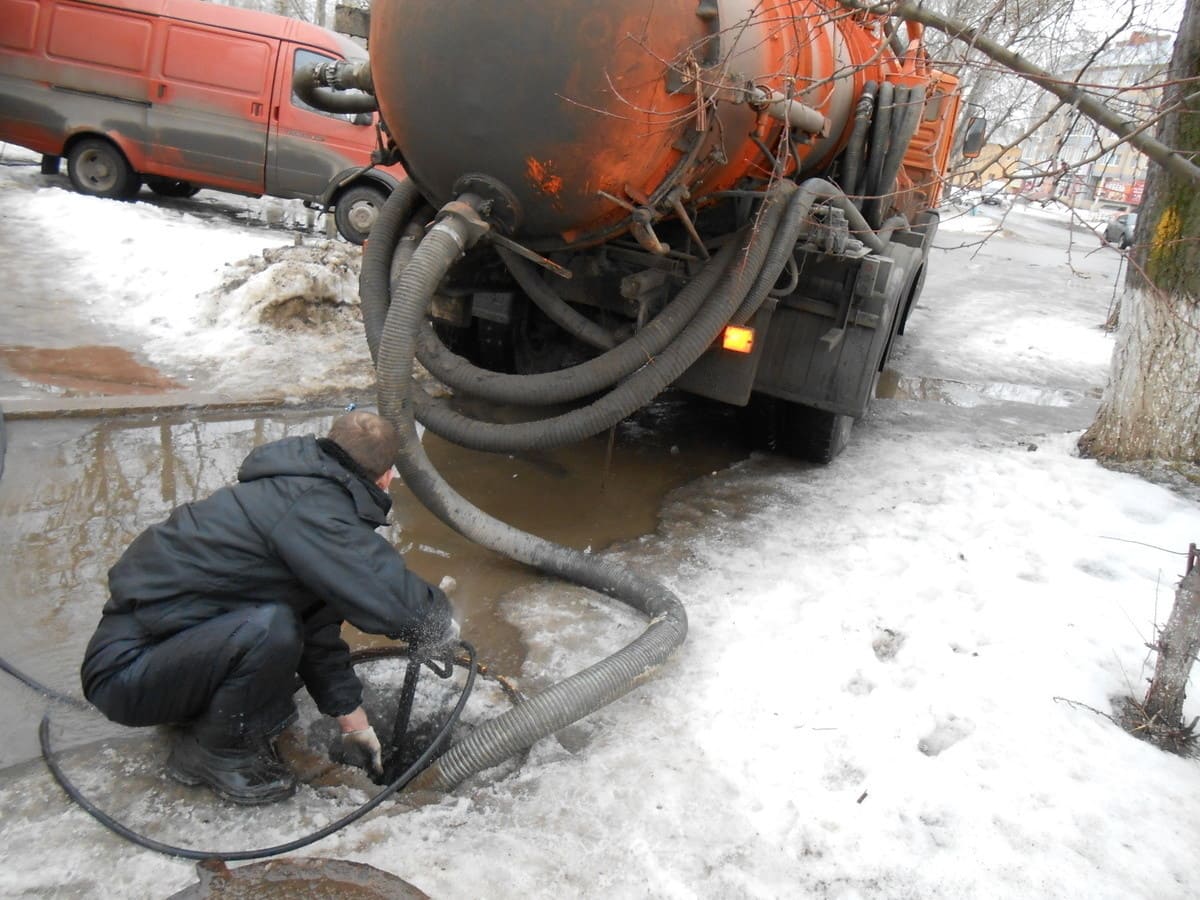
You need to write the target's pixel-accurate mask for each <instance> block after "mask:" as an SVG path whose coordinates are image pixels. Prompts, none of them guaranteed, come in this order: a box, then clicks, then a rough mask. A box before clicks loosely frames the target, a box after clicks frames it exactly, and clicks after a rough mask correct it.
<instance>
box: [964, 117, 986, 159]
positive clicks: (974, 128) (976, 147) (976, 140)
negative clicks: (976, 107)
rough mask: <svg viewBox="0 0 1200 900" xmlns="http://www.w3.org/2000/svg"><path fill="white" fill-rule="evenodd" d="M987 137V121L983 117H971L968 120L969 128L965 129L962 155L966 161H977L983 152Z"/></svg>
mask: <svg viewBox="0 0 1200 900" xmlns="http://www.w3.org/2000/svg"><path fill="white" fill-rule="evenodd" d="M986 137H987V119H986V118H984V117H983V116H971V118H969V119H967V127H966V128H965V129H963V142H962V155H963V157H964V158H966V159H975V158H976V157H978V156H979V153H980V151H982V150H983V141H984V139H985V138H986Z"/></svg>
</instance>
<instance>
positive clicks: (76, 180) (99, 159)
mask: <svg viewBox="0 0 1200 900" xmlns="http://www.w3.org/2000/svg"><path fill="white" fill-rule="evenodd" d="M67 174H68V176H69V177H70V179H71V184H73V185H75V190H77V191H79V193H81V194H91V195H92V196H93V197H109V198H112V199H116V200H126V199H128V198H130V197H132V196H133V195H134V194H136V193H137V192H138V188H140V187H141V186H142V182H141V179H140V178H138V175H137V173H136V172H135V171H133V167H132V166H130V165H129V161H128V160H127V159H125V154H123V153H122V152H121V151H120V150H118V149H117V148H116V147H115V146H114V145H113V144H110V143H109V142H108V141H105V140H101V139H100V138H85V139H84V140H82V141H80V142H79V143H77V144H75V145H74V146H73V147H71V150H70V152H69V153H68V154H67Z"/></svg>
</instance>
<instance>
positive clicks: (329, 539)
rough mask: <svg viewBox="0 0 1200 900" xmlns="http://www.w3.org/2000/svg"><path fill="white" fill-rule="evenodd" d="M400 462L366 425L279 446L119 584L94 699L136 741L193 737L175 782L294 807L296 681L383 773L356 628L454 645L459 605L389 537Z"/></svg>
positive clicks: (195, 508) (141, 551) (179, 754)
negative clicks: (164, 731)
mask: <svg viewBox="0 0 1200 900" xmlns="http://www.w3.org/2000/svg"><path fill="white" fill-rule="evenodd" d="M397 448H398V441H397V437H396V433H395V430H394V429H393V428H392V426H391V423H389V422H388V421H387V420H386V419H383V418H380V417H379V416H376V415H373V414H371V413H366V412H352V413H349V414H347V415H344V416H341V417H340V418H338V419H336V420H335V421H334V423H333V426H332V427H331V429H330V431H329V435H328V437H325V438H319V439H318V438H316V437H314V436H311V435H309V436H305V437H289V438H285V439H283V440H280V441H275V442H273V443H270V444H265V445H263V446H261V447H258V448H257V449H255V450H254V451H252V452H251V453H250V455H249V456H247V457H246V459H245V461H244V462H243V463H242V466H241V469H240V470H239V472H238V483H237V484H235V485H232V486H228V487H224V488H221V489H220V490H218V491H217V492H216V493H214V494H213V495H212V496H210V497H208V498H206V499H204V500H199V501H196V502H194V503H187V504H184V505H183V506H180V507H178V508H177V509H175V510H174V511H173V512H172V513H171V516H170V518H168V519H167V521H165V522H163V523H161V524H158V525H154V526H152V527H151V528H149V529H147V530H146V531H145V532H143V533H142V534H140V535H139V536H138V537H137V538H136V539H135V540H134V541H133V543H132V544H131V545H130V546H129V548H128V549H127V550H126V551H125V553H124V554H123V555H122V556H121V558H120V559H119V560H118V561H117V563H116V565H114V566H113V567H112V569H110V570H109V573H108V583H109V593H110V599H109V601H108V602H107V603H106V604H105V606H104V611H103V616H102V617H101V620H100V625H99V626H98V627H97V629H96V633H95V635H93V637H92V639H91V642H90V643H89V644H88V648H87V652H86V654H85V656H84V661H83V668H82V673H81V674H82V680H83V692H84V695H85V696H86V697H87V698H88V700H89V701H91V702H92V703H94V704H95V705H96V706H97V707H98V708H99V709H100V711H101V712H103V713H104V714H105V715H106V716H108V718H110V719H112V720H113V721H115V722H119V723H121V724H122V725H132V726H147V725H162V724H175V725H179V726H180V728H179V729H178V730H177V732H176V733H175V734H174V735H173V736H172V746H171V754H170V757H169V759H168V761H167V773H168V774H169V775H170V776H171V777H172V778H174V779H176V780H177V781H180V782H182V783H184V784H189V785H198V784H206V785H208V786H209V787H210V788H212V789H213V790H214V791H216V792H217V793H218V794H221V795H222V796H224V797H227V798H228V799H230V800H233V801H235V802H237V803H270V802H272V801H275V800H280V799H282V798H284V797H287V796H290V795H291V794H292V793H293V792H294V791H295V789H296V779H295V777H294V776H293V775H292V773H291V772H290V771H289V770H288V769H287V767H286V766H285V765H284V764H283V763H282V762H280V760H279V758H278V757H277V756H276V754H275V751H274V748H273V743H272V741H273V738H274V737H275V736H276V735H278V734H279V732H280V731H282V730H283V729H284V728H285V727H287V725H288V724H290V723H291V722H292V721H293V720H294V719H295V716H296V708H295V705H294V704H293V702H292V694H293V690H294V688H295V679H296V676H297V675H299V676H300V679H301V680H302V681H303V683H304V686H305V688H306V689H307V690H308V692H309V694H311V695H312V697H313V699H314V700H315V701H316V704H317V707H318V708H319V709H320V710H321V712H322V713H324V714H325V715H328V716H333V717H335V718H336V719H337V721H338V723H339V725H340V726H341V732H342V742H343V746H344V749H346V750H350V751H357V753H358V755H359V756H361V757H363V758H364V759H366V760H369V766H370V767H371V768H374V769H376V770H378V769H379V768H380V765H381V760H380V755H381V748H380V744H379V740H378V738H377V737H376V735H375V731H374V729H373V728H372V727H371V724H370V722H369V721H368V720H367V715H366V713H365V712H364V710H363V708H362V685H361V684H360V683H359V680H358V678H357V677H356V676H355V674H354V670H353V668H352V667H351V665H350V653H349V649H348V648H347V646H346V644H345V643H344V642H343V641H342V639H341V636H340V630H341V625H342V622H343V621H347V622H350V623H351V624H352V625H354V626H356V627H357V628H359V629H361V630H362V631H365V632H368V633H370V634H382V635H387V636H388V637H392V638H404V639H405V640H408V641H409V642H412V643H417V644H426V645H432V644H440V643H443V642H446V641H449V640H451V639H453V638H454V637H455V636H456V635H457V626H456V625H455V624H454V622H453V620H452V618H451V611H450V605H449V603H448V601H447V600H446V596H445V594H443V593H442V591H440V590H439V589H438V588H436V587H433V586H432V585H429V584H427V583H426V582H424V581H422V580H421V579H420V578H418V577H417V576H416V575H414V574H413V573H412V572H409V571H408V570H407V569H406V568H405V565H404V562H403V560H402V559H401V557H400V555H399V554H398V553H397V552H396V550H395V549H394V548H393V547H392V545H391V544H389V543H388V542H387V540H386V539H384V538H383V536H381V535H379V534H377V533H376V532H375V529H376V528H378V527H379V526H381V525H383V524H385V522H386V519H387V513H388V510H389V509H390V508H391V505H392V504H391V499H390V498H389V496H388V494H387V489H388V485H389V483H390V482H391V480H392V475H393V472H394V470H393V468H392V462H393V460H394V459H395V457H396V452H397Z"/></svg>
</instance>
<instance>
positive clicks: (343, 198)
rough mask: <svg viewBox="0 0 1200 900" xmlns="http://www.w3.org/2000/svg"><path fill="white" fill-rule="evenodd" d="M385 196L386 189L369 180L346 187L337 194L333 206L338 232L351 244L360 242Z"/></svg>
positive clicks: (368, 232)
mask: <svg viewBox="0 0 1200 900" xmlns="http://www.w3.org/2000/svg"><path fill="white" fill-rule="evenodd" d="M387 198H388V192H387V191H386V190H384V189H383V188H382V187H380V186H379V185H377V184H372V183H370V182H365V181H360V182H359V183H358V184H353V185H351V186H350V187H348V188H346V190H344V191H342V192H341V193H340V194H338V196H337V200H336V201H335V203H334V207H333V221H334V222H335V223H336V224H337V230H338V234H340V235H341V236H342V237H344V238H345V239H346V240H348V241H349V242H350V243H352V244H362V243H363V242H364V241H366V239H367V235H368V234H370V232H371V226H372V225H374V224H375V220H376V219H378V218H379V211H380V210H381V209H383V204H384V203H386V202H387Z"/></svg>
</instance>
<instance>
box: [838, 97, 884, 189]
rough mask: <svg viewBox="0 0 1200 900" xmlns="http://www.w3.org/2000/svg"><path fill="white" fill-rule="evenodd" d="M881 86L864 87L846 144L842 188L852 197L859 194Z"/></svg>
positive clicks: (856, 105) (855, 108)
mask: <svg viewBox="0 0 1200 900" xmlns="http://www.w3.org/2000/svg"><path fill="white" fill-rule="evenodd" d="M878 89H879V86H878V85H877V84H876V83H875V82H874V81H868V82H867V83H866V84H865V85H863V91H862V95H861V96H860V97H859V98H858V103H856V104H855V107H854V127H853V128H852V129H851V131H850V140H849V142H847V144H846V152H845V154H844V155H843V156H842V175H841V182H842V188H843V189H844V190H845V191H846V193H847V194H849V195H850V196H852V197H853V196H855V195H857V194H858V193H859V190H858V182H859V180H860V175H861V173H862V159H863V151H864V149H865V144H866V140H867V128H868V127H869V126H870V124H871V117H872V116H873V115H874V114H875V92H876V91H877V90H878Z"/></svg>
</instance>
